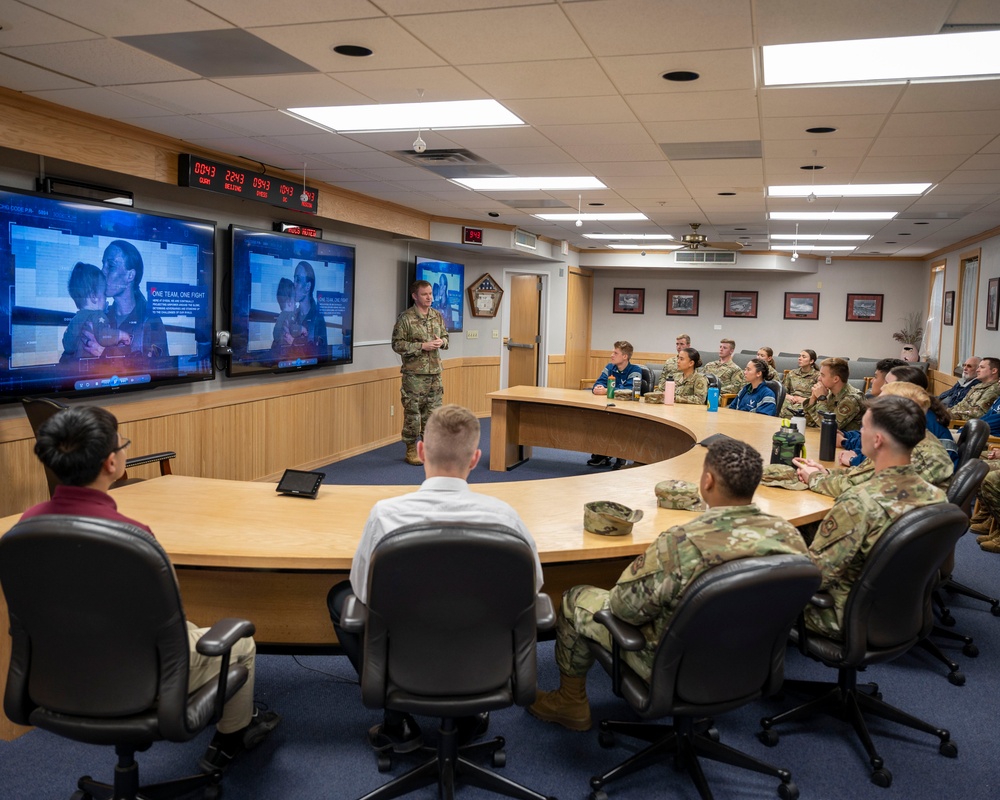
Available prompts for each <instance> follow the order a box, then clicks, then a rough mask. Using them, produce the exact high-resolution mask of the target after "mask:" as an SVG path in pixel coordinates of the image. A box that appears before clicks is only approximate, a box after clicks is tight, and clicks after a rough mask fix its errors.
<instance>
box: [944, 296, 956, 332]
mask: <svg viewBox="0 0 1000 800" xmlns="http://www.w3.org/2000/svg"><path fill="white" fill-rule="evenodd" d="M942 316H943V317H944V324H945V325H954V324H955V293H954V292H945V293H944V313H943V314H942Z"/></svg>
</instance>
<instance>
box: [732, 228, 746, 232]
mask: <svg viewBox="0 0 1000 800" xmlns="http://www.w3.org/2000/svg"><path fill="white" fill-rule="evenodd" d="M733 230H734V231H745V230H746V228H733Z"/></svg>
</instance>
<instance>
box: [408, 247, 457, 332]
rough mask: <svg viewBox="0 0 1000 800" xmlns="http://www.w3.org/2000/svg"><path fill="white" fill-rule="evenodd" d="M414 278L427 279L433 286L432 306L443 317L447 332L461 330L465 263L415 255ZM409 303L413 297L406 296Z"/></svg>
mask: <svg viewBox="0 0 1000 800" xmlns="http://www.w3.org/2000/svg"><path fill="white" fill-rule="evenodd" d="M414 280H418V281H427V282H428V283H429V284H430V285H431V286H433V287H434V306H433V307H434V308H436V309H437V310H438V311H440V312H441V316H443V317H444V323H445V327H446V328H447V330H448V332H449V333H455V332H456V331H460V330H462V320H463V310H464V308H465V303H464V299H465V265H464V264H456V263H454V262H452V261H440V260H438V259H433V258H424V257H423V256H417V269H416V277H415V278H414ZM408 299H409V302H410V304H411V305H412V304H413V299H412V298H408Z"/></svg>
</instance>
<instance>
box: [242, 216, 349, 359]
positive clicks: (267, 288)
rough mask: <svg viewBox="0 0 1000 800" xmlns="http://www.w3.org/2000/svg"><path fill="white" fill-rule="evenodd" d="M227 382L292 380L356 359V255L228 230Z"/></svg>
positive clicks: (327, 245) (318, 243)
mask: <svg viewBox="0 0 1000 800" xmlns="http://www.w3.org/2000/svg"><path fill="white" fill-rule="evenodd" d="M230 230H231V232H232V257H233V258H232V273H231V280H232V295H231V300H232V306H231V314H230V331H231V333H232V339H231V341H230V347H231V348H232V351H233V353H232V356H231V357H230V361H229V368H228V370H227V374H228V375H230V376H239V375H252V374H259V373H264V372H286V371H295V370H301V369H307V368H311V367H326V366H333V365H335V364H350V363H351V362H352V361H353V359H354V267H355V263H354V248H353V247H352V246H350V245H346V244H337V243H335V242H325V241H322V240H318V239H304V238H301V237H298V236H291V235H287V234H281V233H272V232H270V231H259V230H251V229H249V228H239V227H237V226H235V225H233V226H230Z"/></svg>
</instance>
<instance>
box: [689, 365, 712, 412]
mask: <svg viewBox="0 0 1000 800" xmlns="http://www.w3.org/2000/svg"><path fill="white" fill-rule="evenodd" d="M691 377H692V379H693V380H694V386H693V387H692V389H691V392H692V395H693V398H694V402H695V403H700V404H701V405H705V404H706V403H707V402H708V378H706V377H705V376H704V375H699V374H698V373H697V372H696V373H695V374H694V375H692V376H691Z"/></svg>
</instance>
